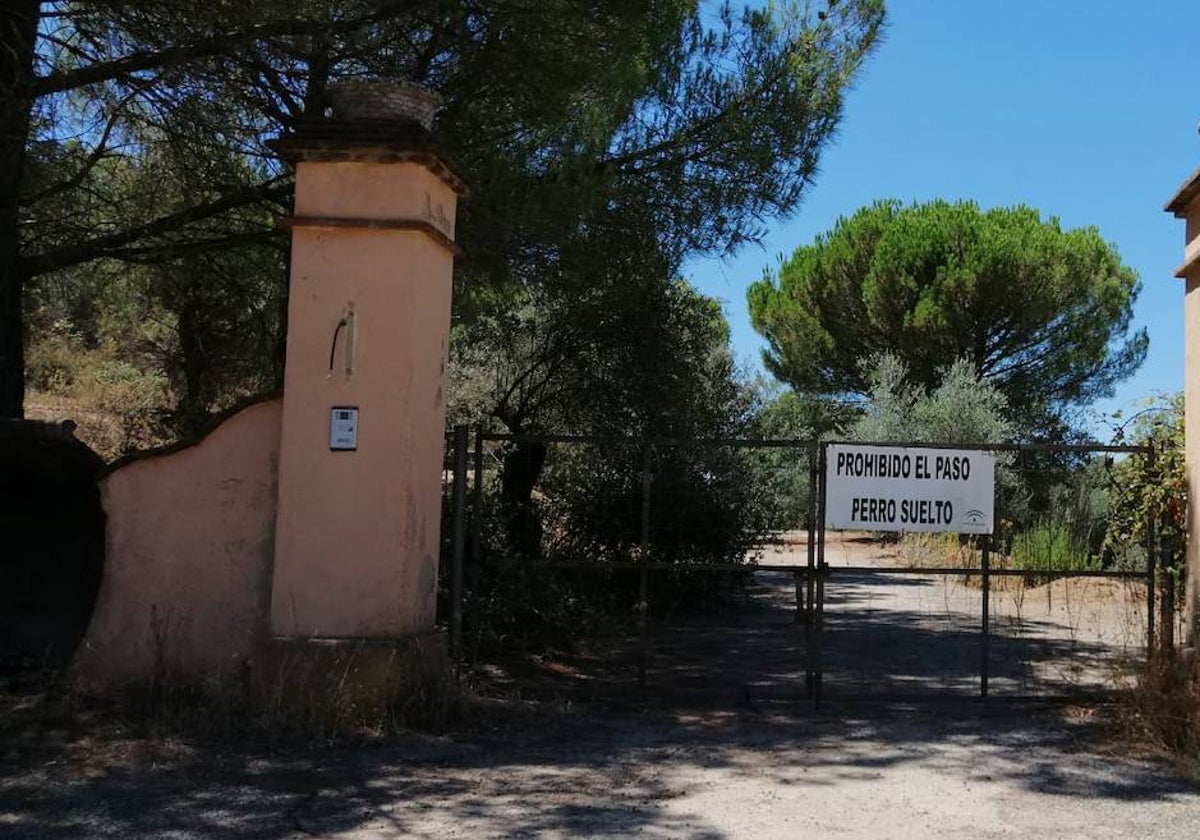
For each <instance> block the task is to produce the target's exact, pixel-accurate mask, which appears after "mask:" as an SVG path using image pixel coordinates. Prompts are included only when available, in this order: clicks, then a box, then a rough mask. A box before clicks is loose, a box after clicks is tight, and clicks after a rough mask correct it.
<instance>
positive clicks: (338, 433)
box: [329, 405, 358, 451]
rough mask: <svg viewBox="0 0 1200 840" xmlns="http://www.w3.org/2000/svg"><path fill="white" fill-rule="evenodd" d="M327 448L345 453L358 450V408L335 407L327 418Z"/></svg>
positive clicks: (348, 406)
mask: <svg viewBox="0 0 1200 840" xmlns="http://www.w3.org/2000/svg"><path fill="white" fill-rule="evenodd" d="M329 448H330V449H333V450H335V451H336V450H340V451H347V450H354V449H358V407H357V406H352V405H335V406H334V407H333V408H332V409H331V413H330V416H329Z"/></svg>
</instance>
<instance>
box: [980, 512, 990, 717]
mask: <svg viewBox="0 0 1200 840" xmlns="http://www.w3.org/2000/svg"><path fill="white" fill-rule="evenodd" d="M991 542H992V541H991V539H990V536H989V535H988V534H984V535H983V552H982V554H981V556H980V564H979V565H980V567H981V569H982V571H983V585H982V586H981V587H980V588H981V589H982V590H983V622H982V624H983V626H982V633H983V637H982V639H981V645H980V647H981V648H982V649H983V652H982V661H981V662H980V663H979V696H980V697H987V694H988V652H989V648H990V647H991V635H990V631H991V619H992V616H991V580H992V578H991V574H990V571H991V565H990V561H991V556H990V554H991Z"/></svg>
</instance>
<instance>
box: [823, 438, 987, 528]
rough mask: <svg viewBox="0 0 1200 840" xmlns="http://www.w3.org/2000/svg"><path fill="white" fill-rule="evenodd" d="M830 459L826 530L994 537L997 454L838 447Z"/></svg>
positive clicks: (829, 450) (833, 446)
mask: <svg viewBox="0 0 1200 840" xmlns="http://www.w3.org/2000/svg"><path fill="white" fill-rule="evenodd" d="M825 457H826V462H825V526H826V527H827V528H836V529H843V530H854V531H933V532H942V533H952V534H990V533H992V528H993V524H994V520H993V518H992V517H993V512H994V509H995V500H996V455H995V453H994V452H984V451H981V450H977V449H933V448H924V447H922V448H917V447H899V446H872V445H870V444H865V445H849V444H840V443H839V444H830V446H829V447H828V448H827V449H826V456H825Z"/></svg>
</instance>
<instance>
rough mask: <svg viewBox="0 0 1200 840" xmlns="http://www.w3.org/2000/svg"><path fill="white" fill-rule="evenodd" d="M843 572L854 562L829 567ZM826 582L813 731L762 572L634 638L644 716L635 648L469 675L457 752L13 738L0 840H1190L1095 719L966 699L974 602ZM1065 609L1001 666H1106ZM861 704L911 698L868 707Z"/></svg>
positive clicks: (1040, 620)
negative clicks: (471, 704)
mask: <svg viewBox="0 0 1200 840" xmlns="http://www.w3.org/2000/svg"><path fill="white" fill-rule="evenodd" d="M846 550H847V551H859V552H861V551H862V549H859V548H848V549H846ZM851 560H853V561H854V563H853V564H854V565H859V564H860V563H861V561H863V557H862V556H861V554H859V555H855V556H854V557H849V556H848V555H847V557H846V558H843V559H840V560H839V558H838V557H837V556H836V554H831V556H830V562H832V563H838V562H842V563H843V564H848V563H850V561H851ZM874 562H878V563H880V564H881V565H886V563H887V562H889V561H888V558H887V557H886V556H877V557H876V558H875V561H874ZM927 578H928V579H927ZM833 580H834V581H835V582H834V584H832V585H831V591H830V609H829V615H828V619H829V622H830V634H829V636H828V638H829V645H828V649H827V650H826V652H825V653H826V657H827V660H828V665H829V672H828V677H827V684H826V688H827V689H828V691H827V695H828V696H827V702H826V703H825V704H824V705H823V707H822V709H821V710H820V711H816V710H814V709H813V708H812V704H811V702H808V701H806V700H805V699H804V696H803V691H804V629H803V627H802V626H801V625H797V624H796V623H795V622H794V620H793V619H794V601H793V598H794V590H793V589H792V576H791V574H789V573H787V572H782V573H778V572H777V573H770V574H759V575H757V576H756V581H755V583H754V585H753V586H752V587H751V588H750V589H749V592H748V597H747V599H746V600H745V601H744V602H743V603H742V604H741V605H740V606H739V607H738V608H736V609H730V610H727V611H725V612H723V613H720V614H718V615H715V616H714V615H709V616H705V617H699V616H695V617H691V618H678V617H677V618H673V619H670V620H663V621H658V622H656V623H655V624H654V625H653V627H652V634H651V641H652V651H653V653H652V656H651V657H650V658H649V660H648V661H647V689H646V691H645V692H644V693H642V692H640V691H639V690H638V685H637V683H638V679H637V678H638V667H637V666H638V657H637V653H638V647H637V637H636V634H631V635H629V636H627V637H626V638H624V639H621V640H618V643H617V644H616V645H615V646H614V647H612V648H609V649H605V650H603V651H602V653H601V654H597V653H595V652H594V653H593V655H592V656H585V655H575V656H573V657H566V656H562V657H555V658H541V659H528V660H524V661H521V662H510V663H504V664H502V665H501V664H497V665H493V666H491V667H490V668H489V669H483V670H482V671H481V672H480V673H479V676H480V678H481V679H483V680H484V685H485V687H486V688H489V689H490V690H492V691H493V692H494V693H496V694H497V695H503V696H504V697H506V699H505V700H504V701H503V702H499V701H488V702H482V703H481V704H480V705H479V706H478V707H477V708H476V709H475V710H473V712H472V714H471V716H470V719H469V720H468V721H467V722H466V724H465V725H464V728H463V729H462V730H461V731H460V732H459V733H458V734H456V735H454V736H452V737H446V738H432V737H419V736H399V737H392V738H388V739H384V740H381V741H379V742H378V743H374V744H368V745H362V744H358V745H340V746H333V747H325V748H308V749H304V750H300V751H292V752H278V751H264V750H256V749H254V748H251V747H238V748H236V749H234V748H229V747H225V748H221V747H214V746H209V747H206V746H197V745H187V744H176V743H161V742H148V741H143V740H139V739H136V738H130V737H128V736H125V735H122V734H121V733H120V732H119V731H117V732H113V731H106V732H104V733H101V734H99V735H98V734H96V733H94V732H88V731H86V730H85V731H81V732H75V733H72V734H64V733H54V732H39V731H36V730H23V731H20V732H18V733H16V734H14V735H12V736H10V737H8V738H0V836H2V837H6V838H8V837H11V838H15V839H17V840H24V838H47V840H57V838H77V837H101V838H118V837H119V838H140V837H145V838H151V837H153V838H158V837H171V838H191V837H196V838H199V837H205V838H207V837H221V838H237V839H238V840H241V838H260V839H261V840H282V839H283V838H306V837H337V838H353V839H354V840H376V838H401V837H406V838H407V837H412V838H437V837H464V838H468V837H469V838H488V837H616V836H628V835H633V834H637V835H640V836H645V837H662V838H666V837H697V838H713V840H715V839H716V838H775V837H778V838H795V837H846V838H852V840H854V839H856V838H861V840H878V838H881V837H887V838H929V837H936V838H971V839H972V840H975V839H976V838H989V837H1016V838H1044V837H1055V838H1127V837H1138V838H1151V840H1153V838H1164V840H1166V838H1170V840H1179V838H1183V837H1195V836H1200V791H1198V789H1197V787H1196V786H1195V784H1194V783H1189V782H1187V781H1184V780H1183V778H1182V777H1181V776H1179V775H1177V774H1176V773H1175V772H1173V771H1172V770H1171V769H1170V768H1169V767H1167V766H1166V765H1164V764H1162V763H1158V762H1154V761H1150V760H1147V759H1139V758H1137V757H1134V756H1131V754H1130V753H1131V751H1130V749H1129V748H1128V747H1127V746H1123V745H1114V744H1115V743H1116V742H1114V740H1113V738H1112V736H1111V734H1110V733H1108V732H1106V731H1105V730H1104V729H1103V728H1102V727H1101V726H1100V725H1099V724H1098V723H1097V717H1096V715H1095V714H1094V713H1093V712H1091V711H1088V710H1086V709H1082V708H1079V707H1071V706H1064V705H1054V704H1049V703H1044V702H1032V701H1027V700H1015V699H1012V698H1011V697H1008V698H1005V697H994V698H991V699H989V700H987V701H982V700H980V699H978V698H977V697H975V696H974V693H975V690H976V689H977V685H978V683H977V680H978V677H977V671H978V666H979V657H978V654H979V649H978V643H977V639H978V637H977V634H976V632H975V631H976V629H977V620H978V612H977V608H978V590H972V589H971V587H970V586H963V585H961V584H953V585H951V584H947V583H946V582H945V581H944V580H943V579H940V578H934V577H933V576H924V575H922V576H918V577H917V578H903V579H901V578H900V576H898V575H894V574H893V575H887V574H886V573H881V574H879V575H876V576H874V578H873V579H870V580H858V579H855V578H853V577H846V578H845V579H844V580H842V581H841V583H837V582H836V575H835V577H834V578H833ZM955 587H957V588H955ZM1034 594H1035V595H1046V593H1034ZM1068 594H1070V595H1072V596H1080V593H1078V592H1072V593H1063V592H1054V591H1052V592H1050V593H1049V595H1048V596H1047V598H1046V600H1047V607H1046V608H1045V610H1044V614H1042V615H1040V616H1035V614H1034V613H1033V612H1031V611H1030V610H1029V608H1032V606H1033V603H1032V602H1033V601H1035V600H1037V599H1036V598H1030V599H1029V601H1030V603H1029V604H1028V605H1027V606H1026V605H1023V607H1022V608H1023V609H1025V610H1026V612H1025V613H1024V614H1023V615H1022V624H1024V622H1025V621H1026V620H1028V621H1036V622H1037V624H1036V626H1035V628H1034V629H1035V632H1034V634H1032V636H1031V638H1032V642H1031V641H1030V640H1028V639H1024V638H1023V637H1022V638H1019V639H1017V640H1016V641H1014V642H1012V644H1013V645H1014V647H1013V650H1014V651H1017V652H1020V651H1028V650H1029V649H1028V648H1027V647H1024V646H1025V645H1027V644H1030V643H1035V644H1041V645H1043V647H1041V648H1037V649H1036V651H1037V652H1038V653H1039V655H1043V659H1042V660H1038V661H1054V662H1063V661H1067V662H1069V661H1080V660H1081V659H1082V658H1083V657H1082V656H1081V651H1083V652H1085V653H1086V652H1088V651H1090V652H1091V654H1094V655H1095V656H1096V657H1097V658H1098V659H1106V658H1108V657H1110V656H1111V655H1112V654H1114V653H1116V652H1119V650H1120V648H1121V645H1122V642H1121V639H1120V638H1119V636H1120V634H1119V633H1117V634H1116V635H1112V634H1111V633H1110V631H1114V628H1115V627H1116V626H1117V625H1119V624H1120V621H1109V620H1108V619H1105V620H1098V621H1097V622H1096V626H1097V629H1096V633H1095V634H1094V635H1095V637H1094V638H1093V637H1092V636H1087V637H1085V635H1084V626H1085V624H1086V622H1085V621H1083V619H1082V618H1080V619H1079V620H1077V621H1075V622H1074V624H1072V623H1071V616H1072V615H1078V616H1082V615H1084V614H1085V613H1087V611H1088V610H1089V609H1091V610H1092V611H1093V612H1094V613H1095V614H1096V615H1109V614H1112V615H1118V614H1124V612H1125V610H1124V608H1123V607H1122V608H1121V609H1119V610H1112V609H1110V607H1111V606H1112V605H1111V604H1107V602H1109V601H1112V597H1111V596H1112V595H1113V593H1108V594H1106V595H1104V597H1102V598H1100V597H1098V596H1097V595H1096V593H1091V594H1090V595H1087V596H1086V597H1082V596H1081V597H1080V598H1079V599H1078V602H1077V604H1076V606H1073V607H1067V606H1065V605H1063V604H1062V603H1061V602H1062V600H1063V599H1064V598H1065V597H1066V596H1067V595H1068ZM1135 600H1136V599H1135ZM1056 601H1057V602H1059V607H1058V608H1056V606H1055V603H1056ZM1093 602H1096V603H1093ZM1100 602H1104V603H1100ZM1117 603H1118V605H1119V604H1120V599H1119V598H1118V599H1117ZM1087 604H1091V606H1090V607H1087V608H1086V609H1085V605H1087ZM1105 604H1107V606H1106V605H1105ZM1076 607H1078V608H1076ZM1093 608H1094V609H1093ZM1056 609H1058V610H1059V611H1058V612H1056ZM1106 610H1107V612H1106ZM998 615H999V616H1000V619H1001V623H1003V619H1004V617H1005V616H1006V615H1007V613H1005V611H1004V610H1003V609H1001V610H1000V611H999V613H998ZM1010 629H1011V628H1010ZM835 631H836V632H835ZM1087 632H1089V633H1090V632H1091V631H1087ZM1018 643H1019V644H1018ZM1050 643H1053V644H1052V646H1051V647H1045V646H1044V645H1046V644H1050ZM998 644H999V648H998V651H999V655H998V657H997V660H996V672H995V676H994V679H995V686H996V687H997V690H999V693H1001V694H1003V693H1004V691H1002V690H1001V689H1005V688H1011V689H1012V690H1013V691H1017V690H1018V689H1021V688H1022V687H1024V688H1028V686H1030V685H1037V684H1038V683H1037V680H1038V679H1040V677H1039V676H1038V673H1039V672H1038V671H1037V669H1036V668H1031V667H1030V662H1033V661H1034V659H1036V657H1026V658H1025V659H1024V660H1022V659H1021V658H1020V657H1014V658H1013V659H1012V661H1013V662H1014V663H1015V664H1013V665H1012V666H1011V667H1009V666H1006V665H1005V664H1004V663H1005V662H1006V661H1007V659H1006V656H1007V654H1005V651H1004V644H1005V642H1003V639H1002V640H1001V642H998ZM1089 655H1090V654H1089ZM1055 657H1057V658H1055ZM1089 667H1090V666H1089ZM1052 670H1053V669H1052ZM1088 673H1090V672H1088ZM1077 676H1078V675H1077ZM870 686H876V687H879V686H887V687H890V689H893V690H894V689H896V688H909V689H914V691H913V692H912V693H914V694H917V695H922V699H920V700H919V701H917V702H910V703H907V704H898V703H894V702H880V701H879V700H878V699H877V698H876V699H874V700H867V701H863V700H862V699H861V698H862V697H864V696H865V697H868V698H869V697H870V696H871V692H870V691H863V688H864V687H870ZM514 698H515V699H514Z"/></svg>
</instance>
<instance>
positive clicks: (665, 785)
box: [0, 703, 1200, 840]
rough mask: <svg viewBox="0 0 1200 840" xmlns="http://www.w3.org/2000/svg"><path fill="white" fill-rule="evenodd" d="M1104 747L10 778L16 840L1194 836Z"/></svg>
mask: <svg viewBox="0 0 1200 840" xmlns="http://www.w3.org/2000/svg"><path fill="white" fill-rule="evenodd" d="M1103 744H1104V741H1103V739H1101V738H1099V737H1098V732H1097V730H1096V727H1095V724H1094V723H1092V722H1089V720H1088V719H1086V718H1085V717H1071V716H1070V715H1067V716H1064V714H1063V710H1062V709H1061V708H1054V707H1044V706H1030V705H1025V704H1022V705H1020V706H1017V705H1014V704H1012V703H1004V704H1003V705H995V706H980V705H976V706H974V707H971V708H963V707H961V706H960V705H958V704H954V705H947V706H943V707H940V708H929V707H924V708H903V707H883V706H880V705H872V706H869V707H864V708H860V709H854V708H851V707H842V708H840V709H838V710H836V711H833V710H830V711H828V712H825V713H822V714H816V713H809V714H806V715H771V714H766V713H761V714H756V713H754V712H752V711H750V710H742V711H738V712H729V713H725V714H715V713H705V714H702V715H696V716H688V715H665V714H661V713H642V714H631V713H609V714H606V715H584V714H578V713H576V714H567V715H561V714H559V715H555V714H548V713H541V714H538V715H536V716H535V717H534V718H526V719H524V720H522V721H517V722H514V721H511V720H509V721H508V722H507V724H505V725H503V726H501V727H500V728H499V729H496V730H493V731H478V732H476V733H474V734H473V735H466V736H459V737H454V738H442V739H437V738H427V737H415V736H406V737H400V738H393V739H388V740H387V741H385V742H381V743H378V744H374V745H365V746H364V745H356V746H340V747H336V748H324V749H320V750H307V751H302V752H293V753H286V752H274V753H269V752H262V753H259V752H255V751H253V750H238V751H223V750H220V749H215V748H213V749H204V748H197V747H186V746H182V745H170V744H160V745H157V746H155V747H150V746H147V745H146V744H145V743H138V744H137V745H136V747H131V746H130V745H126V749H125V750H121V749H118V750H111V749H110V751H109V754H108V755H107V757H105V756H104V755H103V754H101V755H97V752H98V747H97V746H96V745H95V744H92V745H90V750H89V756H88V758H87V759H86V760H84V761H80V760H75V759H72V758H70V757H69V755H66V754H64V755H60V756H59V757H58V758H57V759H52V760H51V762H50V763H46V762H40V761H39V762H38V763H37V765H36V766H24V767H20V768H16V767H12V766H11V765H9V766H8V768H7V769H6V770H5V771H4V773H3V775H2V776H0V835H2V836H5V837H10V838H77V837H112V838H117V837H121V838H141V837H145V838H150V837H155V838H157V837H172V838H184V837H222V838H303V837H313V836H317V837H341V838H362V840H365V838H399V837H413V838H427V837H428V838H434V837H473V838H474V837H609V836H624V835H630V834H640V835H642V836H647V837H704V838H725V837H731V838H732V837H753V838H771V837H789V838H794V837H835V836H836V837H847V838H878V837H899V838H906V837H922V838H924V837H947V838H957V837H961V838H980V837H1029V838H1044V837H1058V838H1107V837H1114V838H1116V837H1121V838H1127V837H1139V838H1160V837H1161V838H1171V840H1179V838H1185V837H1196V836H1198V835H1200V794H1198V793H1197V790H1196V788H1195V787H1194V786H1193V785H1190V784H1188V783H1187V782H1185V781H1183V780H1182V779H1181V778H1180V777H1179V776H1177V775H1176V774H1174V773H1173V772H1171V770H1170V769H1169V768H1167V767H1166V766H1164V765H1162V764H1158V763H1155V762H1152V761H1149V760H1139V759H1136V758H1131V757H1129V756H1128V755H1126V754H1124V751H1114V750H1112V749H1109V748H1106V747H1104V746H1103ZM109 746H110V748H111V746H112V745H111V744H110V745H109ZM99 752H100V753H103V750H99ZM11 757H12V756H11V755H10V756H7V758H11Z"/></svg>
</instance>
